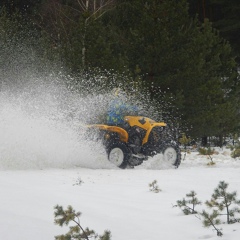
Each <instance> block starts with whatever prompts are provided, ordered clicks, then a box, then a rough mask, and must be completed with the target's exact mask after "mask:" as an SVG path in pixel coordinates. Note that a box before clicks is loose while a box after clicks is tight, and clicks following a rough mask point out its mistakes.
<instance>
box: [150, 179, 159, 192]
mask: <svg viewBox="0 0 240 240" xmlns="http://www.w3.org/2000/svg"><path fill="white" fill-rule="evenodd" d="M149 188H150V191H151V192H155V193H158V192H160V191H161V189H160V188H159V186H158V184H157V180H154V181H153V182H152V183H149Z"/></svg>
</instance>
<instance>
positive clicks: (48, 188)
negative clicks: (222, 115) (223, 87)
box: [0, 149, 240, 240]
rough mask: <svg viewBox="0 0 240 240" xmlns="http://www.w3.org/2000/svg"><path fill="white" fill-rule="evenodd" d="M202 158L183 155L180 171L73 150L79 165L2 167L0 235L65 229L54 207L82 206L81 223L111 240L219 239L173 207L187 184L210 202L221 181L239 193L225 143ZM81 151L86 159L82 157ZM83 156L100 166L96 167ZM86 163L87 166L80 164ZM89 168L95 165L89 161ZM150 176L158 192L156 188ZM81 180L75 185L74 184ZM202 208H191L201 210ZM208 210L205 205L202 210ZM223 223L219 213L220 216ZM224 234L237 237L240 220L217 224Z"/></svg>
mask: <svg viewBox="0 0 240 240" xmlns="http://www.w3.org/2000/svg"><path fill="white" fill-rule="evenodd" d="M218 152H219V154H216V155H213V161H214V162H215V163H216V164H215V165H213V166H208V165H207V163H209V162H210V160H209V159H207V157H206V156H200V155H198V153H197V152H192V153H191V154H187V156H186V159H185V160H184V161H182V163H181V165H180V167H179V168H178V169H170V168H166V166H164V164H163V163H162V159H161V156H160V155H159V156H156V157H155V158H153V159H151V160H149V161H147V162H145V163H144V164H143V165H141V166H138V167H136V168H135V169H126V170H120V169H117V168H115V167H114V166H112V165H111V164H110V163H108V162H107V160H106V159H105V158H104V156H103V155H101V154H99V156H97V153H96V154H95V155H94V156H92V157H90V156H86V154H85V153H84V152H82V155H79V162H82V163H84V164H82V165H80V166H74V165H72V166H68V165H67V166H65V167H62V168H61V167H55V166H54V165H51V164H49V165H48V166H47V165H45V166H46V167H44V166H41V167H38V166H35V168H32V165H29V166H30V167H29V168H28V167H26V166H25V168H23V169H15V168H13V167H11V166H10V167H9V166H8V167H7V168H6V165H5V168H4V165H2V166H1V168H0V189H1V196H0V216H1V217H0V226H1V227H0V239H4V240H32V239H34V240H43V239H44V240H50V239H54V236H56V235H59V234H63V233H66V232H67V230H68V228H67V227H64V228H61V227H59V226H57V225H55V224H54V206H56V205H57V204H59V205H61V206H63V207H64V208H66V207H67V206H68V205H72V206H73V208H74V209H75V210H76V211H80V212H81V213H82V215H81V225H82V226H83V227H84V228H86V227H89V228H90V229H93V230H95V231H96V232H97V233H98V234H102V233H103V232H104V230H110V231H111V234H112V239H113V240H123V239H127V240H159V239H166V240H173V239H177V240H196V239H211V240H214V239H219V237H218V236H217V235H216V232H215V231H213V229H212V227H210V228H204V227H203V224H202V221H201V220H200V219H199V217H198V216H196V215H188V216H186V215H184V214H183V213H182V211H181V210H180V209H179V208H177V207H173V205H175V204H176V201H177V200H182V198H183V197H185V196H186V194H187V193H189V192H190V191H191V190H194V191H195V192H196V193H197V197H198V199H199V200H200V201H202V202H205V201H206V200H210V198H211V195H212V193H213V190H214V189H215V188H216V187H217V185H218V183H219V181H225V182H227V183H229V187H228V190H229V191H230V192H232V191H237V192H238V199H240V160H239V159H232V158H231V157H230V156H229V154H230V151H229V150H227V149H218ZM85 156H86V157H85ZM86 159H87V160H88V161H94V162H96V161H97V159H98V160H99V164H98V165H97V166H96V165H94V166H96V167H95V168H93V167H91V164H89V165H88V164H86ZM84 166H85V167H84ZM92 166H93V165H92ZM154 180H156V181H157V184H158V186H159V188H160V189H161V191H160V192H159V193H154V192H152V191H150V189H149V183H152V182H153V181H154ZM80 182H81V184H80ZM202 209H206V210H207V207H206V206H205V205H204V204H203V205H201V206H199V207H197V210H199V211H201V210H202ZM207 211H209V210H207ZM222 220H223V221H226V220H225V218H224V217H223V218H222ZM218 227H219V228H222V232H223V236H222V237H221V239H223V240H239V239H240V223H235V224H231V225H227V224H221V225H220V226H218Z"/></svg>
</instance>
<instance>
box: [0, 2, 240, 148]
mask: <svg viewBox="0 0 240 240" xmlns="http://www.w3.org/2000/svg"><path fill="white" fill-rule="evenodd" d="M239 12H240V2H239V0H35V1H32V0H1V2H0V91H1V84H3V83H2V81H3V79H4V76H5V75H7V74H8V72H9V71H10V69H9V68H10V65H11V64H10V63H11V62H13V61H16V59H17V58H15V56H19V55H24V54H25V53H27V56H28V57H27V58H24V59H22V61H21V63H19V65H21V64H25V65H24V66H28V67H29V68H31V66H34V67H35V69H36V71H39V72H40V71H44V69H46V67H49V66H52V68H53V69H54V67H55V68H58V69H59V68H61V69H63V70H64V71H65V72H66V73H67V74H68V75H69V76H72V78H73V79H75V81H77V79H78V78H79V76H81V74H83V73H85V74H86V73H90V74H94V73H95V72H97V73H99V72H100V73H102V74H107V73H108V74H109V73H110V72H111V73H114V74H117V75H118V76H123V75H124V76H126V78H127V79H129V82H130V81H131V82H134V83H135V84H136V85H137V88H138V90H139V91H141V90H143V89H144V91H148V94H149V95H150V97H151V98H152V99H153V100H154V103H155V104H158V103H160V102H161V101H162V100H163V99H159V98H160V97H159V96H160V95H159V92H160V91H161V92H162V93H164V101H170V102H171V105H170V107H169V109H167V110H166V111H168V114H169V113H170V114H171V116H172V119H174V121H175V122H174V125H175V126H179V128H180V129H181V131H180V132H185V133H186V134H187V135H188V136H190V137H191V138H192V139H202V143H203V144H207V139H208V138H209V137H216V139H218V145H220V146H222V144H223V142H224V138H225V137H228V136H234V135H236V134H239V132H240V128H239V127H240V106H239V102H240V99H239V98H240V77H239V72H240V70H239V69H240V68H239V66H240V45H239V40H240V14H239ZM35 56H37V58H35ZM36 59H38V60H36ZM126 78H124V79H126ZM107 81H109V79H108V78H106V85H107ZM118 81H119V82H121V81H122V78H121V77H119V80H118ZM146 89H147V90H146ZM163 116H164V113H163Z"/></svg>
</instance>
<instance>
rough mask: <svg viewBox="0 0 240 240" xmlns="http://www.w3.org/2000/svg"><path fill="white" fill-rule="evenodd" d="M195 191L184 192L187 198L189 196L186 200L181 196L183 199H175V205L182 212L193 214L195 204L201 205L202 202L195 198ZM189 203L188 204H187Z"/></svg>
mask: <svg viewBox="0 0 240 240" xmlns="http://www.w3.org/2000/svg"><path fill="white" fill-rule="evenodd" d="M196 195H197V194H196V192H195V191H191V192H190V193H188V194H186V197H187V198H190V199H189V200H186V199H185V198H183V200H178V201H177V206H178V207H179V208H181V209H182V211H183V213H184V214H185V215H189V214H195V213H197V211H196V210H195V208H196V206H197V205H201V204H202V203H201V202H200V201H199V200H198V199H197V197H196ZM189 204H190V206H189Z"/></svg>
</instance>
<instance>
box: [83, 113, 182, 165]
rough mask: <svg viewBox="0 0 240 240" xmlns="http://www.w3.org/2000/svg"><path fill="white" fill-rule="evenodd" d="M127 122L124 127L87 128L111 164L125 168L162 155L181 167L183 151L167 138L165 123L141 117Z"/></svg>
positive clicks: (101, 126) (100, 125)
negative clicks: (101, 145) (100, 145)
mask: <svg viewBox="0 0 240 240" xmlns="http://www.w3.org/2000/svg"><path fill="white" fill-rule="evenodd" d="M124 122H125V123H124V124H123V125H121V126H109V125H105V124H92V125H88V131H90V134H89V133H88V136H90V135H91V134H92V136H93V135H94V138H95V140H101V141H102V143H103V145H104V147H105V149H106V152H107V155H108V160H109V161H110V162H112V163H113V164H115V165H116V166H117V167H119V168H123V169H124V168H126V167H127V166H129V167H134V166H137V165H140V164H142V162H143V161H145V160H147V159H148V158H149V157H153V156H154V155H156V154H159V153H162V154H163V159H164V161H166V162H167V163H168V164H169V165H172V166H174V167H176V168H177V167H178V166H179V165H180V163H181V152H180V148H179V146H178V144H177V142H176V141H173V140H172V139H171V138H170V137H169V136H168V134H167V131H166V123H164V122H155V121H154V120H152V119H150V118H147V117H142V116H125V118H124ZM96 136H97V137H96Z"/></svg>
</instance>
